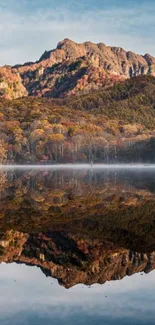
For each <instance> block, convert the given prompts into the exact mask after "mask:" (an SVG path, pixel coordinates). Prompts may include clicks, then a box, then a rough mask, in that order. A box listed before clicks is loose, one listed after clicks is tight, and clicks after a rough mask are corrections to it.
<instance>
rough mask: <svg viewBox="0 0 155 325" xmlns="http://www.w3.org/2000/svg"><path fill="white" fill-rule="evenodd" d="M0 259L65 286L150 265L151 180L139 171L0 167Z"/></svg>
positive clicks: (154, 245)
mask: <svg viewBox="0 0 155 325" xmlns="http://www.w3.org/2000/svg"><path fill="white" fill-rule="evenodd" d="M1 178H2V180H3V183H2V184H1V188H0V202H1V204H0V262H6V263H12V262H16V263H24V264H27V265H30V266H38V267H40V268H41V270H42V271H43V272H44V274H45V275H46V276H51V277H54V278H57V279H58V281H59V283H60V284H61V285H63V286H64V287H66V288H70V287H72V286H74V285H76V284H78V283H84V284H85V285H91V284H94V283H99V284H103V283H105V282H106V281H111V280H119V279H122V278H123V277H125V276H127V275H128V276H130V275H132V274H134V273H137V272H146V273H147V272H150V271H151V270H153V269H155V253H154V251H155V240H154V238H155V237H154V234H155V220H154V211H155V195H154V193H155V192H154V189H155V182H154V178H153V177H152V172H150V170H149V169H148V170H146V171H145V172H144V171H143V170H142V171H140V170H139V171H138V170H135V171H134V170H133V171H132V170H131V171H119V172H117V171H116V170H113V171H111V172H110V171H108V170H102V171H101V170H91V169H89V170H87V169H85V170H84V169H83V170H82V169H81V170H65V171H64V170H51V171H50V170H23V171H13V170H12V171H5V172H2V174H1Z"/></svg>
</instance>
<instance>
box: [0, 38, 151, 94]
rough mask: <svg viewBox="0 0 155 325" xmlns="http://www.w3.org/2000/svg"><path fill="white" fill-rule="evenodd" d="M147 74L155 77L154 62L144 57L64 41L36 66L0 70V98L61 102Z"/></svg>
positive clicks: (112, 47)
mask: <svg viewBox="0 0 155 325" xmlns="http://www.w3.org/2000/svg"><path fill="white" fill-rule="evenodd" d="M8 73H9V75H10V81H9V80H8V79H7V74H8ZM147 74H149V75H152V76H155V58H154V57H153V56H151V55H150V54H148V53H146V54H145V55H139V54H136V53H134V52H132V51H125V50H124V49H123V48H121V47H116V46H106V45H105V44H104V43H98V44H95V43H92V42H90V41H87V42H84V43H76V42H74V41H72V40H70V39H68V38H65V39H64V40H63V41H60V42H59V43H58V45H57V47H56V48H55V49H53V50H50V51H45V52H44V53H43V54H42V55H41V57H40V59H39V60H38V61H36V62H28V63H24V64H23V65H15V66H12V67H11V66H5V67H1V68H0V96H1V97H4V98H7V99H15V98H20V97H23V96H37V97H48V98H53V97H54V98H63V97H68V96H72V95H77V94H81V93H89V92H91V91H92V90H98V89H101V88H103V87H109V86H112V85H114V84H115V83H117V82H118V81H121V80H124V79H128V78H132V77H135V76H138V75H147ZM15 76H16V79H17V80H16V81H14V79H15ZM12 80H13V81H12Z"/></svg>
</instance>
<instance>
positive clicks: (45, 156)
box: [0, 76, 155, 164]
mask: <svg viewBox="0 0 155 325" xmlns="http://www.w3.org/2000/svg"><path fill="white" fill-rule="evenodd" d="M154 127H155V78H154V77H152V76H139V77H135V78H132V79H129V80H126V81H122V82H120V83H118V84H116V85H114V86H113V87H112V88H107V89H104V88H103V90H100V91H94V92H92V93H90V94H87V95H83V96H80V95H79V96H77V97H75V96H74V97H70V98H67V99H62V100H61V99H45V98H35V97H28V98H27V97H25V98H24V97H23V98H21V99H14V100H12V101H11V100H6V99H3V98H1V99H0V163H1V164H6V163H9V164H10V163H42V164H44V163H61V162H64V163H66V162H72V163H74V162H91V161H93V162H104V163H109V162H142V161H145V162H154V161H155V150H154V148H155V130H154Z"/></svg>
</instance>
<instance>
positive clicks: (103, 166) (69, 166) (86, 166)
mask: <svg viewBox="0 0 155 325" xmlns="http://www.w3.org/2000/svg"><path fill="white" fill-rule="evenodd" d="M0 169H3V170H7V169H8V170H9V169H11V170H12V169H19V170H22V169H36V170H37V169H41V170H42V169H62V170H63V169H64V170H65V169H79V170H80V169H81V170H82V169H94V170H95V169H119V170H121V169H155V164H138V163H137V164H55V165H48V164H47V165H0Z"/></svg>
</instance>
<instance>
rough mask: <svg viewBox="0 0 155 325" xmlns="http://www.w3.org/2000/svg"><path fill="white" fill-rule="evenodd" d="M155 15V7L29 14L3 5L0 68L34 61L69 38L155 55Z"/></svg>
mask: <svg viewBox="0 0 155 325" xmlns="http://www.w3.org/2000/svg"><path fill="white" fill-rule="evenodd" d="M10 1H11V0H10ZM11 3H12V4H13V0H12V1H11V2H10V4H11ZM25 4H27V1H25ZM154 15H155V6H154V7H152V10H151V9H150V8H149V9H148V8H145V7H143V10H142V9H140V8H138V7H137V8H135V7H134V8H133V9H127V10H126V9H123V8H119V9H117V8H115V9H111V10H110V9H106V10H93V11H91V10H89V11H88V10H84V11H83V12H81V11H80V12H79V11H78V10H77V12H76V11H72V10H69V9H68V10H67V9H66V8H65V7H64V6H62V7H58V8H57V9H56V10H52V9H50V8H49V9H48V10H45V9H43V8H38V10H37V11H34V10H32V12H29V13H28V12H27V11H25V12H24V11H23V10H22V11H19V10H17V8H16V10H14V11H13V10H10V9H8V7H7V6H5V7H2V6H1V2H0V65H4V64H16V63H24V62H27V61H35V60H37V59H38V58H39V57H40V56H41V55H42V53H43V52H44V50H50V49H52V48H55V47H56V45H57V43H58V42H59V41H60V40H62V39H64V38H66V37H68V38H71V39H73V40H75V41H77V42H83V41H86V40H90V41H93V42H104V43H105V44H107V45H116V46H121V47H124V48H125V49H128V50H129V49H130V50H132V51H135V52H137V53H142V54H144V53H145V52H149V53H150V54H152V55H155V45H154V44H153V42H152V37H153V31H154V30H155V22H154Z"/></svg>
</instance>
